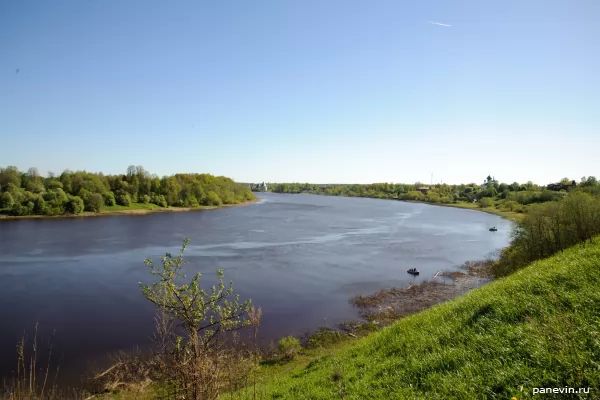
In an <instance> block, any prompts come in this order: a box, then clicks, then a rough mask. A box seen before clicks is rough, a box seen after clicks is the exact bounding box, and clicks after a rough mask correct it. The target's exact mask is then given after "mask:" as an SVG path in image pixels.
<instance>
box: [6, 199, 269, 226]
mask: <svg viewBox="0 0 600 400" xmlns="http://www.w3.org/2000/svg"><path fill="white" fill-rule="evenodd" d="M259 200H260V199H258V198H256V199H253V200H248V201H244V202H242V203H238V204H223V205H220V206H198V207H160V206H157V205H156V204H142V203H135V204H133V205H132V206H131V207H125V206H110V207H105V208H104V209H103V210H101V211H99V212H88V211H85V212H82V213H81V214H63V215H23V216H13V215H0V221H1V220H13V219H56V218H82V217H102V216H107V215H122V214H129V215H143V214H151V213H161V212H185V211H203V210H215V209H218V208H224V207H239V206H247V205H250V204H253V203H256V202H257V201H259Z"/></svg>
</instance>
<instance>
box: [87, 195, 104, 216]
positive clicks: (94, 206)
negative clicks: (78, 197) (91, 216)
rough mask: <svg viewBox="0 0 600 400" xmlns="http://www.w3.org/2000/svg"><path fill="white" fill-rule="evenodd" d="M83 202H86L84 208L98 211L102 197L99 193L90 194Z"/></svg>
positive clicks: (102, 200)
mask: <svg viewBox="0 0 600 400" xmlns="http://www.w3.org/2000/svg"><path fill="white" fill-rule="evenodd" d="M84 202H85V203H86V205H85V209H86V210H88V211H92V212H98V211H100V210H101V209H102V206H103V205H104V199H103V198H102V195H101V194H100V193H93V194H91V195H90V196H89V197H88V198H87V201H84Z"/></svg>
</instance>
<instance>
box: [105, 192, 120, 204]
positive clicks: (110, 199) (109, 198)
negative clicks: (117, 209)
mask: <svg viewBox="0 0 600 400" xmlns="http://www.w3.org/2000/svg"><path fill="white" fill-rule="evenodd" d="M103 197H104V204H105V205H107V206H108V207H111V206H114V205H116V204H117V201H116V200H115V195H114V194H113V193H112V192H108V193H106V194H105V195H104V196H103Z"/></svg>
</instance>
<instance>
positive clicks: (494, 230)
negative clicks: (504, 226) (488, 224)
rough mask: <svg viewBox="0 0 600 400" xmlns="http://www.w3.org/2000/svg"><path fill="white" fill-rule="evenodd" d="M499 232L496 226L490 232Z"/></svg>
mask: <svg viewBox="0 0 600 400" xmlns="http://www.w3.org/2000/svg"><path fill="white" fill-rule="evenodd" d="M497 230H498V228H496V227H495V226H494V227H493V228H490V232H496V231H497Z"/></svg>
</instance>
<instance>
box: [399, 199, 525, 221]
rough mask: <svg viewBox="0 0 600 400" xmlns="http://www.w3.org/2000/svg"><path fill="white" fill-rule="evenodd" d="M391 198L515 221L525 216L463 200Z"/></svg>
mask: <svg viewBox="0 0 600 400" xmlns="http://www.w3.org/2000/svg"><path fill="white" fill-rule="evenodd" d="M393 200H398V201H404V202H406V203H421V204H428V205H430V206H441V207H453V208H462V209H465V210H473V211H483V212H485V213H488V214H494V215H497V216H499V217H502V218H506V219H510V220H512V221H516V222H519V221H521V220H522V219H523V218H524V217H525V214H523V213H517V212H514V211H502V210H498V209H496V208H494V207H486V208H481V207H479V205H478V204H476V203H464V202H463V203H448V204H443V203H428V202H426V201H419V200H400V199H393Z"/></svg>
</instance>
